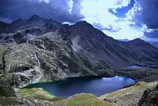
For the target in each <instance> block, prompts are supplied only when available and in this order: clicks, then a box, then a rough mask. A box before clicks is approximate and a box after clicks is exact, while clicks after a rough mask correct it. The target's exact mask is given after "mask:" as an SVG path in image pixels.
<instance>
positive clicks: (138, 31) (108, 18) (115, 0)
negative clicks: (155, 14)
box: [81, 0, 146, 40]
mask: <svg viewBox="0 0 158 106" xmlns="http://www.w3.org/2000/svg"><path fill="white" fill-rule="evenodd" d="M129 3H130V0H109V1H106V0H83V1H82V4H81V6H82V8H81V14H82V15H83V16H84V19H83V20H86V21H88V22H89V23H91V24H93V25H95V24H99V25H101V26H102V28H105V29H108V28H112V29H113V30H115V31H116V32H114V31H110V30H103V32H105V33H106V34H108V35H109V36H112V37H114V38H116V39H130V40H132V39H135V38H138V37H140V36H143V31H144V30H145V29H146V27H145V26H144V27H142V26H140V27H136V24H135V22H134V21H133V17H134V14H135V11H138V10H140V8H136V6H137V5H135V6H134V7H133V8H132V9H131V10H130V11H129V12H128V13H127V15H126V17H125V18H119V17H117V16H115V15H114V14H112V13H111V12H109V9H113V10H115V9H117V8H122V7H125V6H128V5H129ZM136 9H137V10H136Z"/></svg>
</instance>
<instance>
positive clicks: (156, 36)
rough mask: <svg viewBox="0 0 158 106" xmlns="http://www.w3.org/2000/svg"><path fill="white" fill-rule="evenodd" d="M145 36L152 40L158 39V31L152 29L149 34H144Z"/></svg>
mask: <svg viewBox="0 0 158 106" xmlns="http://www.w3.org/2000/svg"><path fill="white" fill-rule="evenodd" d="M144 35H145V36H146V37H149V38H152V39H158V29H152V30H151V31H149V32H148V31H147V32H145V33H144Z"/></svg>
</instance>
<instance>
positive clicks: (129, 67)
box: [128, 65, 144, 69]
mask: <svg viewBox="0 0 158 106" xmlns="http://www.w3.org/2000/svg"><path fill="white" fill-rule="evenodd" d="M142 68H144V67H143V66H138V65H133V66H128V69H142Z"/></svg>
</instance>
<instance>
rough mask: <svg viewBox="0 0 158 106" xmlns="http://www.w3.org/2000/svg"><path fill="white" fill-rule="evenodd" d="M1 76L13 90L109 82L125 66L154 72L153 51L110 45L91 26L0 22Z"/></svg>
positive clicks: (156, 53) (157, 60)
mask: <svg viewBox="0 0 158 106" xmlns="http://www.w3.org/2000/svg"><path fill="white" fill-rule="evenodd" d="M0 46H1V48H0V54H1V56H0V73H2V74H3V73H7V77H8V76H9V77H8V80H9V81H10V83H11V84H12V85H13V86H17V87H19V86H20V87H21V86H25V85H28V84H30V83H36V82H40V81H52V80H59V79H64V78H69V77H81V76H112V75H113V73H114V70H118V69H122V68H125V67H128V66H134V65H138V66H142V67H148V68H150V67H158V49H157V48H156V47H153V46H152V45H151V44H149V43H147V42H145V41H143V40H141V39H139V38H138V39H135V40H132V41H127V42H123V41H119V40H115V39H113V38H111V37H109V36H108V35H106V34H104V33H103V32H102V31H100V30H98V29H96V28H94V27H93V26H92V25H91V24H89V23H87V22H85V21H80V22H77V23H76V24H73V25H68V24H61V23H59V22H57V21H54V20H52V19H44V18H41V17H39V16H37V15H34V16H32V17H31V18H30V19H27V20H22V19H19V20H16V21H14V22H13V23H10V24H7V23H3V22H0Z"/></svg>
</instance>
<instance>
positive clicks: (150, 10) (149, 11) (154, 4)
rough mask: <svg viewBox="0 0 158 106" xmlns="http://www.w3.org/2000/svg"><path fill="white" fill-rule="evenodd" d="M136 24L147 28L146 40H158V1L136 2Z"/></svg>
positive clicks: (141, 0)
mask: <svg viewBox="0 0 158 106" xmlns="http://www.w3.org/2000/svg"><path fill="white" fill-rule="evenodd" d="M135 1H136V2H137V6H136V7H135V10H136V11H135V14H134V15H135V18H134V19H135V22H137V24H144V25H146V26H147V29H148V30H147V31H146V32H144V40H148V41H150V40H151V41H152V40H154V39H155V40H156V39H158V0H135Z"/></svg>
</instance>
